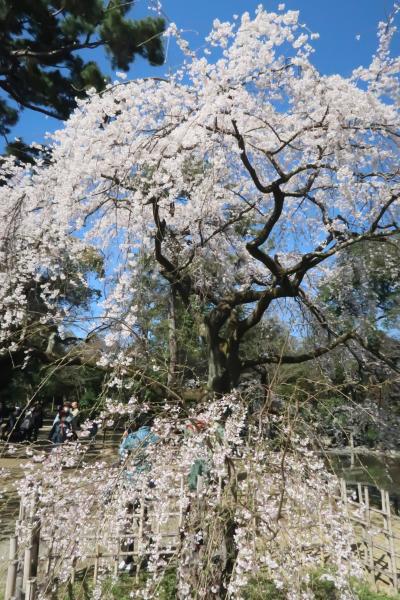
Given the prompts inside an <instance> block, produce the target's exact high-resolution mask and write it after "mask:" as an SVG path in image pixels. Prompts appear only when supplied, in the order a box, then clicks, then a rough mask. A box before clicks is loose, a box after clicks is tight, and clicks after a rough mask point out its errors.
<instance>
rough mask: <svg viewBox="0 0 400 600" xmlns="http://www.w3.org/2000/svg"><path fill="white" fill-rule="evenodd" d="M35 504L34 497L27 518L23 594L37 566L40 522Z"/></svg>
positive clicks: (35, 574)
mask: <svg viewBox="0 0 400 600" xmlns="http://www.w3.org/2000/svg"><path fill="white" fill-rule="evenodd" d="M37 502H38V498H37V496H36V497H35V499H34V502H33V506H32V510H31V514H30V517H29V542H28V546H27V547H26V548H25V552H24V571H23V578H22V589H23V591H25V594H26V586H27V585H28V580H29V579H31V578H33V577H36V576H37V571H38V564H39V544H40V520H39V519H38V517H37V514H36V511H37Z"/></svg>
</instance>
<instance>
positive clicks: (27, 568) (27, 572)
mask: <svg viewBox="0 0 400 600" xmlns="http://www.w3.org/2000/svg"><path fill="white" fill-rule="evenodd" d="M31 557H32V528H31V527H30V530H29V541H28V545H27V546H26V548H25V552H24V571H23V576H22V589H23V590H24V591H26V586H27V583H28V579H29V578H30V576H31V561H32V559H31Z"/></svg>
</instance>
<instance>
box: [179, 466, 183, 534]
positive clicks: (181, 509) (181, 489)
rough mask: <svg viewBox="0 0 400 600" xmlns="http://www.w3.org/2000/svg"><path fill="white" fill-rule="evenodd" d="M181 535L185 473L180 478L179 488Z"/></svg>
mask: <svg viewBox="0 0 400 600" xmlns="http://www.w3.org/2000/svg"><path fill="white" fill-rule="evenodd" d="M179 492H180V493H179V523H178V528H179V536H180V534H181V529H182V525H183V494H184V483H183V475H181V478H180V489H179Z"/></svg>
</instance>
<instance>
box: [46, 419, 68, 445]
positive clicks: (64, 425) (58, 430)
mask: <svg viewBox="0 0 400 600" xmlns="http://www.w3.org/2000/svg"><path fill="white" fill-rule="evenodd" d="M70 432H71V423H70V420H69V419H68V415H67V414H66V413H65V412H64V411H60V412H59V414H58V420H55V422H54V424H53V427H52V428H51V431H50V433H49V440H50V441H51V442H52V443H53V444H55V445H56V446H59V445H61V444H63V443H64V442H65V441H66V440H67V439H68V437H69V435H70Z"/></svg>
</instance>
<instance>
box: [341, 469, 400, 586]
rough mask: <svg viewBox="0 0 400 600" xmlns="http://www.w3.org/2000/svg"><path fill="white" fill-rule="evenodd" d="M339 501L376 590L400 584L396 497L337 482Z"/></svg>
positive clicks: (369, 487) (399, 546) (399, 539)
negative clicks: (393, 499) (338, 485)
mask: <svg viewBox="0 0 400 600" xmlns="http://www.w3.org/2000/svg"><path fill="white" fill-rule="evenodd" d="M340 491H341V493H340V500H341V502H342V504H343V508H344V512H345V515H346V517H347V518H348V519H349V521H350V522H351V524H352V525H353V530H354V534H355V539H354V545H353V546H354V550H355V552H356V553H357V554H358V557H359V559H360V561H361V563H362V564H363V565H364V567H365V569H366V571H367V572H368V574H369V578H370V581H371V583H372V585H373V587H374V588H375V589H377V588H378V587H379V585H380V584H381V585H382V586H387V587H390V588H391V589H392V590H393V591H394V592H396V593H397V592H398V591H399V587H400V572H399V565H400V562H399V561H400V517H399V515H398V514H396V510H395V508H396V509H397V498H396V499H395V501H394V502H392V501H391V498H390V495H389V492H387V491H386V490H382V489H379V490H378V488H376V487H375V486H372V485H367V484H361V483H357V482H351V481H347V482H346V481H344V480H343V479H342V480H341V481H340Z"/></svg>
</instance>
